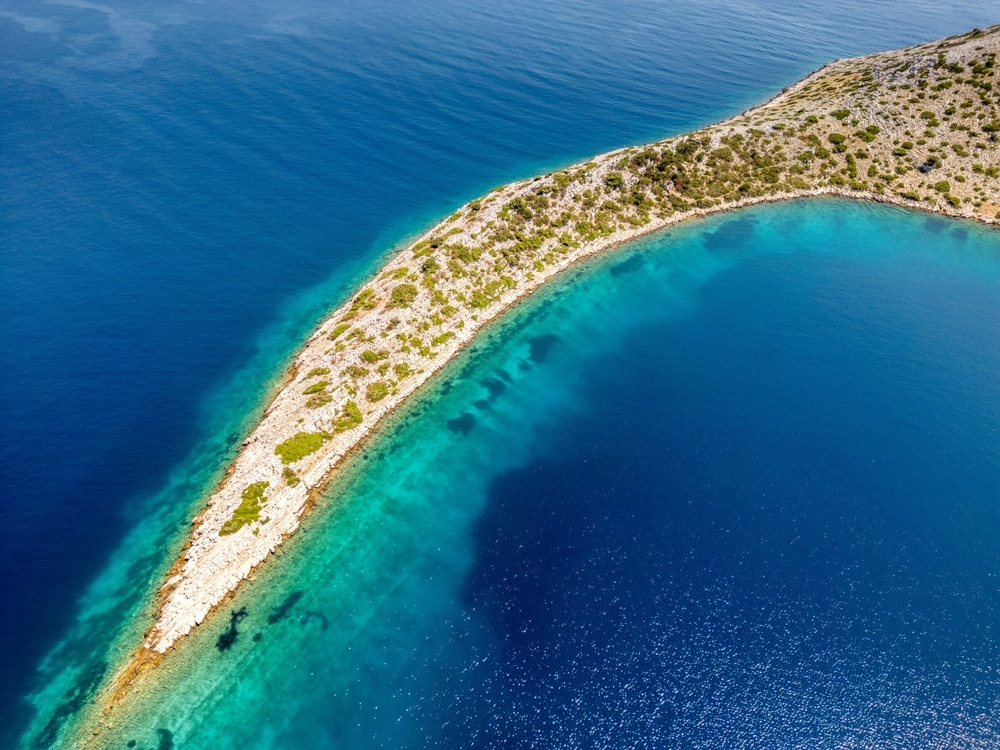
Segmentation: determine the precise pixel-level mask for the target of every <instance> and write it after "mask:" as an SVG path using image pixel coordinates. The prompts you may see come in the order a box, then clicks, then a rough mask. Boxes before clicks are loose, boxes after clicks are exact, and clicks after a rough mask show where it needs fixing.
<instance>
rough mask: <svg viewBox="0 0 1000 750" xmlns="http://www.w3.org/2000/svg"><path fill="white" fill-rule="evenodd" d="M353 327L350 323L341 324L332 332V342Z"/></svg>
mask: <svg viewBox="0 0 1000 750" xmlns="http://www.w3.org/2000/svg"><path fill="white" fill-rule="evenodd" d="M350 327H351V324H350V323H341V324H339V325H338V326H337V327H336V328H334V329H333V330H332V331H330V341H336V339H337V337H338V336H339V335H340V334H342V333H343V332H344V331H346V330H347V329H348V328H350Z"/></svg>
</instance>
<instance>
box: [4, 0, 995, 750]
mask: <svg viewBox="0 0 1000 750" xmlns="http://www.w3.org/2000/svg"><path fill="white" fill-rule="evenodd" d="M998 21H1000V16H998V15H997V8H996V5H995V3H994V2H985V1H980V0H955V2H951V3H940V2H930V1H929V0H916V1H910V2H902V1H901V0H876V1H875V2H872V1H871V0H867V1H865V2H862V0H841V1H840V2H838V3H815V2H808V3H807V2H800V1H799V0H783V1H782V2H777V1H776V0H758V1H756V2H751V1H750V0H672V1H671V2H662V1H661V2H654V1H653V0H606V1H605V2H597V1H596V0H563V2H552V0H533V1H531V2H529V1H527V0H505V1H504V2H499V1H498V0H481V2H476V3H467V2H458V1H457V0H409V1H408V2H402V1H401V0H330V1H328V2H319V1H318V0H286V1H285V2H282V3H273V2H262V1H261V0H242V1H241V2H234V0H218V1H217V2H212V3H205V2H196V1H194V0H136V1H134V2H130V3H125V2H122V1H121V0H102V2H96V1H95V2H91V1H89V0H50V1H48V2H37V0H0V341H2V347H0V351H2V359H0V363H2V365H3V366H2V367H0V415H2V419H0V487H2V492H0V529H2V534H0V539H2V541H0V664H2V665H3V667H2V680H0V746H2V747H11V748H22V749H30V750H38V749H43V748H63V747H65V748H69V747H73V746H75V744H76V742H77V740H78V739H79V737H78V736H76V735H75V734H74V733H75V732H76V731H77V730H78V726H79V725H80V722H81V721H83V720H84V719H86V718H88V717H93V716H95V715H97V713H98V712H99V710H100V705H99V704H98V698H99V694H100V688H101V686H102V685H103V684H104V681H105V680H107V679H108V678H109V677H110V676H111V675H112V674H114V672H115V670H116V669H117V668H118V667H120V666H121V664H122V663H123V662H124V661H125V660H126V659H127V658H128V656H129V654H130V653H131V652H132V650H134V649H135V648H136V646H137V645H138V644H139V643H140V642H141V638H142V633H143V631H144V630H145V629H146V628H148V627H149V626H150V624H151V620H150V617H151V614H152V611H151V610H150V608H149V602H150V600H151V598H152V595H153V593H154V592H155V591H156V589H157V588H158V586H159V585H160V583H161V582H162V580H163V576H164V573H165V571H166V569H167V568H168V567H169V565H170V563H171V562H172V561H173V560H174V559H175V558H176V556H177V554H178V553H179V551H180V549H181V546H182V545H183V543H184V540H185V538H186V535H187V532H188V529H189V523H190V519H191V518H192V517H193V516H194V514H195V513H197V511H198V509H199V507H200V506H201V504H202V503H203V502H204V500H205V498H206V496H207V493H208V492H209V491H210V490H211V488H212V487H213V485H214V484H215V483H216V482H217V481H218V480H219V478H220V477H221V476H222V474H223V473H224V471H225V469H226V466H227V462H228V461H230V460H231V459H232V458H233V457H234V455H235V453H236V450H237V448H238V446H239V444H240V442H241V441H242V439H243V436H244V435H245V434H246V433H247V431H248V430H249V429H250V428H251V427H252V426H253V424H254V422H255V420H256V419H257V418H259V416H260V414H261V413H262V410H263V408H264V407H265V406H266V404H267V399H268V397H269V394H271V393H272V392H273V388H274V387H275V386H276V384H277V383H278V382H279V381H280V378H281V374H282V372H283V370H284V368H285V366H286V365H287V364H288V362H289V361H290V358H291V357H292V355H293V354H294V352H295V351H296V349H297V348H298V347H299V346H300V345H301V344H302V343H303V342H304V341H305V339H306V338H307V337H308V336H309V334H310V333H311V331H312V330H313V329H314V327H315V326H316V324H317V323H318V322H319V321H321V320H322V319H323V318H324V316H325V314H326V313H328V312H329V311H330V310H331V309H333V308H334V307H336V306H337V305H338V304H339V303H341V302H342V301H343V300H344V299H346V298H347V296H348V295H349V294H350V293H351V291H352V289H354V288H356V286H357V285H358V284H359V283H361V282H362V281H363V280H364V278H365V277H366V276H367V275H368V274H370V273H371V272H373V271H374V270H375V269H376V268H377V267H378V266H379V265H380V264H381V263H382V262H383V261H384V260H385V259H386V258H387V257H389V256H390V255H391V254H392V253H393V252H394V251H395V250H396V249H398V248H400V247H402V246H405V244H406V243H407V242H409V241H410V240H412V239H413V238H415V237H416V236H418V235H419V234H420V233H422V232H423V231H425V230H426V229H428V228H429V227H431V226H433V225H434V224H435V223H436V222H437V221H439V220H441V219H443V218H445V217H446V216H448V215H449V214H451V213H452V212H453V211H454V210H455V209H456V208H457V207H459V206H460V205H462V204H463V203H465V202H466V201H468V200H471V199H473V198H475V197H477V196H479V195H481V194H484V193H486V192H488V191H489V190H491V189H492V188H493V187H495V186H498V185H501V184H504V183H506V182H509V181H511V180H515V179H521V178H527V177H530V176H532V175H535V174H541V173H545V172H548V171H551V170H555V169H559V168H562V167H565V166H568V165H570V164H573V163H575V162H578V161H581V160H585V159H587V158H588V157H590V156H592V155H594V154H597V153H601V152H604V151H608V150H611V149H614V148H618V147H622V146H626V145H633V144H640V143H644V142H648V141H651V140H655V139H658V138H663V137H667V136H670V135H675V134H678V133H682V132H685V131H688V130H691V129H694V128H697V127H700V126H703V125H707V124H710V123H712V122H715V121H717V120H720V119H723V118H725V117H728V116H732V115H735V114H738V113H739V112H741V111H743V110H745V109H747V108H749V107H751V106H754V105H755V104H759V103H760V102H762V101H764V100H766V99H767V98H769V97H770V96H771V95H773V94H774V93H776V92H777V91H780V89H781V88H782V87H784V86H787V85H790V84H791V83H793V82H795V81H796V80H798V79H800V78H801V77H803V76H804V75H806V74H808V73H809V72H811V71H812V70H815V69H816V68H818V67H820V66H821V65H822V64H824V63H826V62H828V61H830V60H832V59H835V58H839V57H846V56H852V55H859V54H865V53H869V52H874V51H877V50H881V49H888V48H895V47H901V46H907V45H911V44H916V43H919V42H922V41H927V40H931V39H935V38H938V37H942V36H946V35H949V34H955V33H962V32H965V31H969V30H971V29H972V28H974V27H985V26H988V25H990V24H991V23H997V22H998ZM998 331H1000V232H997V231H996V230H994V229H990V228H987V227H984V226H980V225H976V224H973V223H971V222H962V221H956V220H951V219H944V218H941V217H936V216H930V215H927V214H922V213H919V212H915V211H906V210H902V209H898V208H891V207H885V206H878V205H873V204H863V203H854V202H849V201H845V200H833V199H823V200H806V201H800V202H795V203H786V204H776V205H771V206H763V207H758V208H753V209H748V210H744V211H740V212H736V213H731V214H726V215H719V216H715V217H712V218H708V219H704V220H700V221H693V222H690V223H688V224H685V225H681V226H678V227H675V228H672V229H670V230H668V231H665V232H663V233H660V234H657V235H653V236H650V237H647V238H645V239H642V240H639V241H637V242H634V243H632V244H630V245H627V246H625V247H622V248H620V249H618V250H616V251H614V252H613V253H609V254H607V255H606V256H603V257H599V258H596V259H594V260H592V261H589V262H587V263H585V264H583V265H580V266H579V267H575V268H573V269H571V270H570V271H568V272H566V273H565V274H563V275H562V276H561V277H559V278H557V279H556V280H554V281H552V282H551V283H550V284H549V285H548V286H547V287H546V288H545V289H543V290H542V291H541V292H539V293H537V294H535V295H533V296H532V297H531V298H530V299H529V300H527V301H525V302H524V303H523V304H521V305H520V306H518V307H516V308H514V309H513V310H511V311H510V312H509V313H507V314H506V315H505V316H504V317H503V318H502V319H501V320H500V321H498V322H497V323H496V324H494V325H492V326H491V327H490V328H489V329H488V330H487V331H486V332H485V333H483V334H482V336H481V337H480V338H479V339H477V341H476V343H475V345H474V346H472V347H470V348H469V349H467V350H466V351H465V352H463V353H462V354H461V355H460V356H459V357H457V358H456V359H455V360H454V361H453V362H452V363H451V364H450V365H449V366H448V367H447V368H446V369H445V371H443V372H442V373H441V374H440V375H439V376H437V377H436V378H435V379H434V380H433V381H432V382H431V383H429V384H428V385H427V386H426V387H425V388H424V389H423V390H422V392H421V393H420V394H419V395H418V396H417V397H415V398H414V399H413V400H412V401H411V402H410V403H408V405H407V406H406V407H405V408H403V409H402V410H401V411H400V412H399V413H398V414H396V415H395V416H394V417H393V418H392V421H391V422H390V423H388V424H387V425H386V426H385V428H384V429H383V430H381V432H380V434H379V435H378V436H377V437H376V438H375V439H373V440H372V441H371V442H369V443H368V444H367V445H366V447H365V450H364V451H363V452H361V453H359V454H358V455H357V456H355V457H354V458H353V459H352V460H351V461H350V462H349V464H348V465H347V466H345V468H344V469H343V471H342V472H341V473H340V475H339V476H338V477H337V479H336V480H335V482H334V484H333V485H332V486H331V487H330V489H329V491H328V492H327V493H326V495H325V497H324V499H323V501H322V502H321V503H320V504H319V506H318V507H317V509H316V510H315V511H314V512H313V513H312V514H311V515H310V516H309V517H308V519H307V520H306V522H305V523H304V524H303V526H302V528H301V529H300V531H299V532H298V533H297V534H296V535H295V536H294V537H292V538H291V539H290V540H289V541H288V542H286V544H285V545H284V546H283V547H282V548H281V550H280V552H279V554H277V555H276V556H274V558H273V559H272V560H271V561H270V562H269V563H268V564H266V565H265V566H264V567H263V568H262V569H261V570H260V571H258V572H257V574H256V575H255V576H254V579H253V580H252V581H249V582H247V584H246V585H245V586H244V587H243V588H242V589H241V590H240V592H239V593H238V594H237V596H236V597H235V598H234V600H233V601H232V602H230V603H229V604H227V605H226V608H225V609H224V610H223V611H221V612H220V613H219V614H218V615H217V616H215V617H213V618H211V619H210V620H209V621H208V622H207V623H206V624H205V625H204V626H202V627H200V628H198V629H197V630H196V631H195V633H194V634H193V635H192V636H191V637H189V638H188V639H187V640H186V642H185V643H184V644H183V646H182V647H181V648H179V649H178V650H176V651H175V652H174V653H172V654H170V656H169V657H168V658H167V659H166V660H165V661H164V662H163V664H162V665H161V666H160V667H159V668H158V669H157V670H156V671H155V672H154V675H153V677H151V678H150V679H149V680H148V681H147V683H148V684H147V685H146V686H145V687H144V688H143V689H142V690H140V691H138V692H136V693H135V694H134V696H133V699H132V700H131V701H130V702H129V703H128V704H127V705H126V706H125V707H123V708H120V709H119V710H117V711H116V712H115V713H113V714H111V715H110V717H109V718H108V719H106V720H105V723H106V724H107V726H106V727H105V729H104V733H103V734H102V735H101V737H102V739H101V740H100V741H101V742H102V743H104V746H106V747H109V748H112V747H113V748H139V749H145V750H171V749H177V750H187V748H192V749H193V750H201V749H203V748H204V749H205V750H208V748H213V749H214V750H226V749H228V748H233V749H235V748H251V749H253V750H258V749H259V750H265V749H272V748H273V749H275V750H277V749H282V750H284V749H286V748H287V749H290V750H297V749H298V748H303V749H309V750H312V749H313V748H316V749H319V748H324V749H325V748H352V749H354V748H358V749H363V748H501V747H502V748H626V747H627V748H782V749H783V748H1000V335H998Z"/></svg>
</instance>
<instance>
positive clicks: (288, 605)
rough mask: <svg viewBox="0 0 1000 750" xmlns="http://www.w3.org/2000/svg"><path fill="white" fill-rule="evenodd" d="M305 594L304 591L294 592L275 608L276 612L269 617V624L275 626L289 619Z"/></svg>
mask: <svg viewBox="0 0 1000 750" xmlns="http://www.w3.org/2000/svg"><path fill="white" fill-rule="evenodd" d="M304 593H305V592H304V591H293V592H292V593H290V594H289V595H288V596H286V597H285V600H284V601H283V602H282V603H281V604H279V605H278V606H277V607H275V608H274V611H272V612H271V614H269V615H268V616H267V624H268V625H274V624H275V623H277V622H281V621H282V620H284V619H285V618H286V617H288V613H289V612H291V611H292V607H294V606H295V605H296V604H298V602H299V599H301V598H302V596H303V594H304Z"/></svg>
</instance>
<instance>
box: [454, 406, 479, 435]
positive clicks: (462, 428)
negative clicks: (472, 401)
mask: <svg viewBox="0 0 1000 750" xmlns="http://www.w3.org/2000/svg"><path fill="white" fill-rule="evenodd" d="M447 425H448V429H449V430H451V431H452V432H454V433H456V434H459V435H468V434H469V433H470V432H472V428H473V427H475V426H476V418H475V417H474V416H473V415H472V414H470V413H469V412H467V411H466V412H462V414H461V415H459V416H457V417H455V418H454V419H449V420H448V422H447Z"/></svg>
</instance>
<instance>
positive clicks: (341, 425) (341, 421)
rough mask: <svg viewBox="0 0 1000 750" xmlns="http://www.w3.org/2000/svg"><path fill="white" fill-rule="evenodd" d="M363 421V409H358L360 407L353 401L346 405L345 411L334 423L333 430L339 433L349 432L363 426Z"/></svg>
mask: <svg viewBox="0 0 1000 750" xmlns="http://www.w3.org/2000/svg"><path fill="white" fill-rule="evenodd" d="M363 419H364V417H362V415H361V409H359V408H358V405H357V404H356V403H354V402H353V401H348V402H347V403H346V404H344V409H343V411H342V412H341V415H340V416H339V417H338V418H337V420H336V421H335V422H334V423H333V428H334V429H335V430H336V431H337V432H347V430H350V429H352V428H354V427H357V426H358V425H359V424H361V422H362V420H363Z"/></svg>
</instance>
